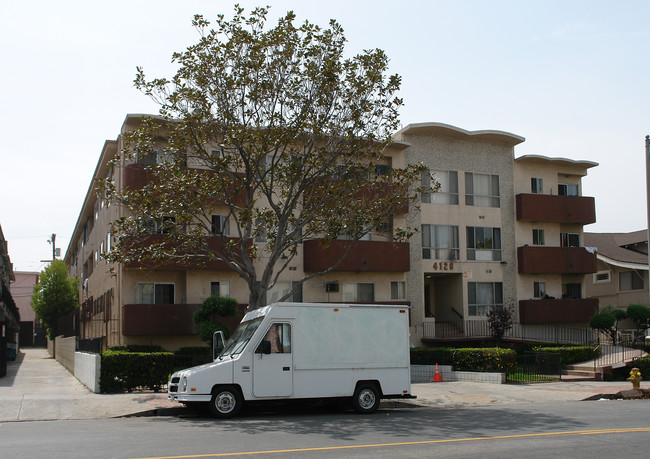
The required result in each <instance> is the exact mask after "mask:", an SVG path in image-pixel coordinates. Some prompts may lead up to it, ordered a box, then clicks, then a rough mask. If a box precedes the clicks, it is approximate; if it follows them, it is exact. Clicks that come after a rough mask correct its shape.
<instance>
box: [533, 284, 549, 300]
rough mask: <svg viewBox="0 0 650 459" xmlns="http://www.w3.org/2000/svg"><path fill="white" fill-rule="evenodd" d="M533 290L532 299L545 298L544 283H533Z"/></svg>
mask: <svg viewBox="0 0 650 459" xmlns="http://www.w3.org/2000/svg"><path fill="white" fill-rule="evenodd" d="M533 290H534V293H533V297H534V298H544V297H545V296H546V282H534V283H533Z"/></svg>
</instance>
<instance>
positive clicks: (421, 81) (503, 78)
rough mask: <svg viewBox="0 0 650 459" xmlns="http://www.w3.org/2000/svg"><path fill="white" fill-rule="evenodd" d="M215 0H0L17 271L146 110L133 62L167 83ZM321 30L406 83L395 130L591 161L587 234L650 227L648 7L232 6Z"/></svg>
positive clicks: (5, 205) (352, 1)
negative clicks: (487, 140) (513, 137)
mask: <svg viewBox="0 0 650 459" xmlns="http://www.w3.org/2000/svg"><path fill="white" fill-rule="evenodd" d="M234 3H235V2H232V1H226V0H211V1H208V0H204V1H200V0H183V1H178V0H174V1H169V0H157V1H155V2H153V1H147V2H145V1H142V0H129V1H124V0H112V1H110V2H91V1H87V0H86V1H66V0H60V1H57V2H53V1H49V0H48V1H46V0H37V1H30V0H21V1H9V0H4V1H2V2H1V3H0V51H1V53H2V54H1V56H2V60H3V62H4V63H3V65H2V70H1V71H0V88H2V99H1V106H2V108H3V109H2V110H1V111H0V117H1V121H0V137H1V139H2V141H1V142H0V155H1V156H0V158H1V162H0V185H1V187H2V199H1V200H0V225H2V230H3V232H4V235H5V238H6V239H7V240H8V242H9V255H10V257H11V259H12V261H13V263H14V269H15V270H16V271H40V270H41V269H42V268H43V267H44V266H45V263H42V262H41V261H40V260H45V259H48V258H50V257H51V256H52V249H51V246H50V245H49V244H48V243H47V240H48V238H49V236H50V235H51V234H52V233H56V235H57V239H56V242H57V247H60V248H61V249H62V252H63V253H65V250H66V248H67V245H68V243H69V240H70V237H71V235H72V231H73V229H74V225H75V223H76V220H77V218H78V216H79V212H80V210H81V205H82V203H83V199H84V196H85V195H86V192H87V191H88V187H89V185H90V180H91V177H92V174H93V171H94V169H95V166H96V163H97V160H98V158H99V154H100V151H101V148H102V146H103V144H104V141H105V140H106V139H115V138H116V137H117V134H118V131H119V128H120V126H121V125H122V122H123V121H124V118H125V116H126V114H127V113H155V112H156V111H157V107H156V106H155V105H154V104H153V103H152V102H150V101H149V100H148V99H147V98H146V97H145V96H144V95H142V94H141V93H140V92H139V91H137V90H136V89H135V88H133V84H132V82H133V78H134V76H135V67H136V66H138V65H140V66H143V67H144V70H145V73H146V75H147V76H148V77H149V78H153V77H162V76H167V77H170V76H172V75H173V73H174V67H173V66H172V65H171V64H170V58H171V54H172V52H174V51H182V50H184V49H185V48H186V47H187V46H189V45H191V44H193V43H194V42H196V41H197V40H198V37H199V36H198V34H197V33H196V31H195V30H194V29H193V28H192V27H191V22H190V21H191V19H192V17H193V15H194V13H201V14H203V15H204V16H205V17H206V19H210V20H212V19H214V18H215V17H216V15H217V14H219V13H223V14H225V15H226V17H230V16H231V15H232V5H233V4H234ZM239 3H240V4H241V5H242V6H244V7H246V8H247V9H250V8H251V7H253V6H256V5H265V4H271V5H272V8H271V17H272V18H273V19H272V21H271V23H274V22H275V18H276V17H277V16H279V15H282V14H284V13H285V12H286V11H287V10H294V11H295V12H296V14H297V16H298V19H299V20H300V21H302V20H305V19H308V20H309V21H311V22H313V23H316V24H319V25H321V26H327V24H328V22H329V19H330V18H335V19H337V20H338V22H339V23H340V24H341V25H342V26H343V28H344V30H345V33H346V37H347V39H348V45H347V48H346V50H347V52H348V54H356V53H358V52H361V51H362V50H363V49H369V48H382V49H384V50H385V51H386V52H387V54H388V56H389V57H390V59H391V67H392V69H391V72H392V73H399V74H400V75H401V76H402V78H403V83H402V91H401V96H402V97H403V98H404V101H405V104H406V106H405V107H404V108H403V110H402V112H401V121H402V124H403V125H407V124H409V123H418V122H427V121H438V122H443V123H448V124H452V125H455V126H458V127H461V128H463V129H468V130H479V129H497V130H502V131H507V132H512V133H514V134H518V135H521V136H523V137H525V138H526V142H524V143H523V144H521V145H519V146H517V147H516V148H515V156H517V157H518V156H521V155H524V154H541V155H545V156H551V157H567V158H571V159H576V160H590V161H595V162H597V163H599V164H600V166H598V167H596V168H593V169H590V171H589V175H588V176H587V177H586V178H584V179H583V194H584V195H587V196H594V197H595V198H596V218H597V220H598V221H597V223H595V224H593V225H589V226H587V227H585V230H586V231H599V232H627V231H635V230H639V229H643V228H645V227H646V191H645V159H644V138H645V135H647V134H650V110H649V108H650V85H649V82H650V79H649V76H650V64H649V62H650V59H649V58H650V53H649V51H650V27H649V26H648V21H649V20H650V2H647V1H619V2H611V1H598V0H589V1H570V0H561V1H552V0H526V1H522V0H513V1H504V0H485V1H467V0H426V1H408V0H402V1H400V2H396V1H384V0H373V1H369V0H347V1H341V0H328V1H318V2H307V1H303V2H299V1H295V0H294V1H273V0H267V1H266V2H264V1H260V2H249V1H240V2H239Z"/></svg>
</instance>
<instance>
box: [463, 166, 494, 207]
mask: <svg viewBox="0 0 650 459" xmlns="http://www.w3.org/2000/svg"><path fill="white" fill-rule="evenodd" d="M499 196H500V194H499V176H498V175H489V174H474V173H472V172H465V204H466V205H468V206H476V207H500V206H501V201H500V198H499Z"/></svg>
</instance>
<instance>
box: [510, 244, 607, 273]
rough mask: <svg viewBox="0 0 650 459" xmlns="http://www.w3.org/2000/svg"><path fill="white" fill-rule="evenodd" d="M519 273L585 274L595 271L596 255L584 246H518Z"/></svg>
mask: <svg viewBox="0 0 650 459" xmlns="http://www.w3.org/2000/svg"><path fill="white" fill-rule="evenodd" d="M517 262H518V265H519V273H520V274H587V273H595V272H596V255H595V254H593V253H589V252H587V249H585V248H584V247H545V246H534V247H519V248H517Z"/></svg>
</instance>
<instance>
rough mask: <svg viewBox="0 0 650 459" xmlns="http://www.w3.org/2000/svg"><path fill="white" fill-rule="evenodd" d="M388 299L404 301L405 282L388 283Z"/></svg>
mask: <svg viewBox="0 0 650 459" xmlns="http://www.w3.org/2000/svg"><path fill="white" fill-rule="evenodd" d="M390 299H391V300H404V299H406V282H403V281H391V283H390Z"/></svg>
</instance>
